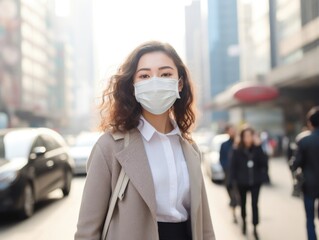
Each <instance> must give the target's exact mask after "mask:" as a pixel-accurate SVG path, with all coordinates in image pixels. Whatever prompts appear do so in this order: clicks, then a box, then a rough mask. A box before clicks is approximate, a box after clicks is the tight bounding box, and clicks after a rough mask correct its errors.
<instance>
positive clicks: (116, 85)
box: [100, 41, 195, 141]
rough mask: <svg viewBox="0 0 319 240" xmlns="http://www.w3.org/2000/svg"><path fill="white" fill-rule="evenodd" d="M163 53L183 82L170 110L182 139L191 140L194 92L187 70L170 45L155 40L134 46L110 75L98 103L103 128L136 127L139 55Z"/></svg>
mask: <svg viewBox="0 0 319 240" xmlns="http://www.w3.org/2000/svg"><path fill="white" fill-rule="evenodd" d="M158 51H160V52H163V53H165V54H167V56H169V57H170V58H171V59H172V60H173V62H174V63H175V65H176V67H177V71H178V77H179V79H181V81H183V88H182V91H181V92H180V97H181V98H180V99H177V100H176V101H175V103H174V105H173V107H172V109H171V115H172V116H173V118H174V119H175V121H176V123H177V125H178V127H179V128H180V130H181V133H182V135H183V137H184V138H186V139H187V140H189V141H191V136H190V130H191V127H192V126H193V125H194V122H195V113H194V95H193V88H192V84H191V80H190V76H189V72H188V70H187V68H186V66H185V65H184V63H183V62H182V60H181V58H180V57H179V56H178V54H177V52H176V51H175V50H174V48H173V47H172V46H171V45H169V44H167V43H161V42H157V41H151V42H146V43H144V44H142V45H140V46H138V47H137V48H136V49H135V50H134V51H133V52H132V53H131V54H130V55H129V56H128V57H127V59H126V60H125V61H124V63H123V64H122V65H121V66H120V68H119V69H118V71H117V73H116V74H115V75H113V76H111V78H110V81H109V85H108V86H107V87H106V89H105V90H104V91H103V96H102V103H101V105H100V114H101V122H100V128H101V130H103V131H106V130H108V129H110V130H112V131H120V132H126V131H129V130H131V129H133V128H136V127H137V126H138V124H139V120H140V116H141V113H142V107H141V105H140V103H138V102H137V101H136V99H135V96H134V85H133V81H134V75H135V73H136V70H137V65H138V62H139V60H140V58H141V57H142V56H143V55H144V54H146V53H151V52H158Z"/></svg>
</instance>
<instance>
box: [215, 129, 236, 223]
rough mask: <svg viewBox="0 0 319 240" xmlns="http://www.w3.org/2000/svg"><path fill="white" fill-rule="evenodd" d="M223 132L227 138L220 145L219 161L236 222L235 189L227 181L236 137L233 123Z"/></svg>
mask: <svg viewBox="0 0 319 240" xmlns="http://www.w3.org/2000/svg"><path fill="white" fill-rule="evenodd" d="M225 133H227V134H228V136H229V139H228V140H227V141H226V142H223V143H222V145H221V147H220V153H219V161H220V164H221V166H222V168H223V170H224V173H225V184H226V190H227V193H228V195H229V199H230V201H229V206H230V207H231V208H232V214H233V221H234V223H237V217H236V206H237V205H238V197H237V189H236V187H235V186H234V185H233V184H231V181H228V178H229V162H230V156H231V153H232V151H233V146H234V140H235V137H236V129H235V127H234V126H233V125H231V124H227V125H226V127H225Z"/></svg>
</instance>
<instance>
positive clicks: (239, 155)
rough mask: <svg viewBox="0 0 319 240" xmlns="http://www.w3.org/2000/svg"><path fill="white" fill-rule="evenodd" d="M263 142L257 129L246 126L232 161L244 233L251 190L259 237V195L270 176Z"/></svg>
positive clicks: (255, 231)
mask: <svg viewBox="0 0 319 240" xmlns="http://www.w3.org/2000/svg"><path fill="white" fill-rule="evenodd" d="M260 144H261V142H260V140H259V139H258V138H257V136H256V135H255V131H254V130H253V129H252V128H250V127H247V128H244V129H243V130H242V131H241V132H240V139H239V143H238V145H237V146H236V147H235V149H234V150H233V153H232V157H231V162H230V169H229V173H230V181H231V184H236V185H237V187H238V191H239V194H240V198H241V216H242V220H243V229H242V230H243V234H246V195H247V192H251V197H252V201H251V202H252V211H253V225H254V236H255V238H256V239H258V234H257V225H258V223H259V216H258V197H259V191H260V186H261V184H262V183H264V182H265V181H266V180H267V177H268V173H267V172H268V159H267V156H266V154H265V153H264V152H263V150H262V148H261V145H260Z"/></svg>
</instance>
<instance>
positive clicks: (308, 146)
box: [291, 106, 319, 240]
mask: <svg viewBox="0 0 319 240" xmlns="http://www.w3.org/2000/svg"><path fill="white" fill-rule="evenodd" d="M307 120H308V125H309V128H310V129H311V134H310V135H308V136H305V137H303V138H302V139H300V140H299V141H298V144H297V145H298V148H297V151H296V155H295V158H294V159H293V160H292V165H291V168H292V170H293V171H296V170H297V169H298V168H299V167H300V168H301V169H302V173H303V176H304V183H303V186H302V191H303V195H304V206H305V211H306V216H307V233H308V240H316V239H317V237H316V231H315V224H314V218H315V201H316V199H319V106H317V107H314V108H312V109H311V110H310V111H309V113H308V115H307ZM318 208H319V206H318ZM317 210H318V209H317Z"/></svg>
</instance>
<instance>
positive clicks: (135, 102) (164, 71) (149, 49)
mask: <svg viewBox="0 0 319 240" xmlns="http://www.w3.org/2000/svg"><path fill="white" fill-rule="evenodd" d="M102 100H103V102H102V105H101V115H102V120H101V128H102V129H103V130H104V131H105V133H104V135H102V136H101V137H100V139H99V140H98V141H97V143H96V144H95V147H94V149H93V150H92V153H91V156H90V158H89V160H88V164H87V178H86V183H85V187H84V191H83V197H82V203H81V207H80V213H79V218H78V224H77V231H76V233H75V240H89V239H90V240H91V239H102V238H104V237H105V236H103V234H104V233H105V232H106V234H104V235H106V237H105V239H112V240H123V239H130V240H214V239H215V235H214V230H213V226H212V221H211V217H210V210H209V206H208V201H207V196H206V191H205V185H204V181H203V176H202V173H201V166H200V163H201V159H200V158H201V157H200V151H199V149H198V147H197V146H196V144H195V143H194V142H193V140H192V138H191V133H190V131H191V128H192V126H193V124H194V121H195V113H194V109H193V107H194V103H193V100H194V96H193V89H192V82H191V79H190V76H189V73H188V70H187V68H186V66H185V65H184V64H183V62H182V60H181V58H180V57H179V56H178V54H177V53H176V51H175V50H174V49H173V47H172V46H170V45H169V44H166V43H161V42H157V41H151V42H146V43H144V44H142V45H140V46H138V47H137V48H136V49H135V50H134V51H133V52H132V53H131V54H130V55H129V56H128V58H127V59H126V61H125V62H124V63H123V64H122V65H121V66H120V68H119V70H118V72H117V73H116V74H115V75H114V76H112V77H111V79H110V83H109V86H108V87H107V88H106V89H105V90H104V93H103V99H102ZM123 172H124V173H123ZM122 173H123V174H122ZM121 176H122V178H120V179H127V178H128V182H127V181H125V184H124V186H126V188H124V189H123V188H122V185H120V186H121V188H120V189H122V190H121V191H120V193H121V194H120V195H119V199H118V200H117V202H116V204H115V205H114V204H112V205H110V199H113V198H112V194H113V193H114V192H117V188H116V186H117V182H118V181H119V177H121ZM123 176H124V177H123ZM123 182H124V180H123ZM111 203H114V202H111ZM110 206H112V208H111V207H110ZM113 206H114V208H113ZM112 209H114V210H113V215H112V216H111V220H110V223H109V224H104V223H105V222H106V221H105V216H106V215H107V213H108V212H109V211H111V210H112ZM103 225H105V226H109V228H108V229H107V230H103V229H105V228H103ZM103 240H104V239H103Z"/></svg>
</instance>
